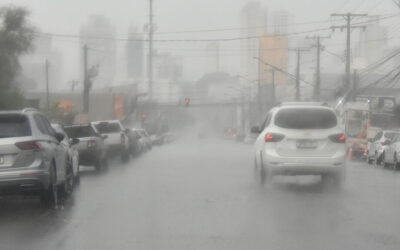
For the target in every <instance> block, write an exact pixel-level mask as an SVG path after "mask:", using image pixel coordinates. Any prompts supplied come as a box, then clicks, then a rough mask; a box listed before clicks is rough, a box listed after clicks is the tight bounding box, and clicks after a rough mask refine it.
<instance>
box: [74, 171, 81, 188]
mask: <svg viewBox="0 0 400 250" xmlns="http://www.w3.org/2000/svg"><path fill="white" fill-rule="evenodd" d="M77 171H78V172H77V173H76V176H75V180H74V184H75V185H76V186H78V185H79V184H80V183H81V174H80V172H79V166H78V169H77Z"/></svg>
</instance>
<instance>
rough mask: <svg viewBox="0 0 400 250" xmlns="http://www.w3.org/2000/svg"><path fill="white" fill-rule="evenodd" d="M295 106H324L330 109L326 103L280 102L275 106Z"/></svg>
mask: <svg viewBox="0 0 400 250" xmlns="http://www.w3.org/2000/svg"><path fill="white" fill-rule="evenodd" d="M296 105H310V106H325V107H330V105H329V104H328V103H326V102H281V103H279V104H278V105H276V106H278V107H279V106H296Z"/></svg>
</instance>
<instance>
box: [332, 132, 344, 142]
mask: <svg viewBox="0 0 400 250" xmlns="http://www.w3.org/2000/svg"><path fill="white" fill-rule="evenodd" d="M329 139H330V140H331V141H333V142H336V143H345V142H346V135H345V134H336V135H331V136H329Z"/></svg>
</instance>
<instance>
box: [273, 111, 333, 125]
mask: <svg viewBox="0 0 400 250" xmlns="http://www.w3.org/2000/svg"><path fill="white" fill-rule="evenodd" d="M275 125H276V126H278V127H281V128H286V129H329V128H333V127H335V126H336V125H337V119H336V115H335V114H334V113H333V112H332V111H330V110H326V109H317V108H285V109H282V110H279V111H278V112H277V114H276V115H275Z"/></svg>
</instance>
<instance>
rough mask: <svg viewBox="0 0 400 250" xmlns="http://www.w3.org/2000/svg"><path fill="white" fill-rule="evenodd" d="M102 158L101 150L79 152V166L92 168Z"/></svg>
mask: <svg viewBox="0 0 400 250" xmlns="http://www.w3.org/2000/svg"><path fill="white" fill-rule="evenodd" d="M101 157H102V154H101V151H99V150H80V151H79V164H80V165H85V166H92V165H94V164H95V163H96V161H97V160H98V159H100V158H101Z"/></svg>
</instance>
